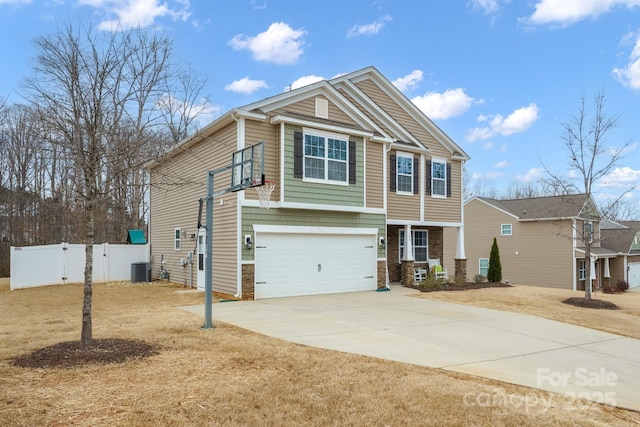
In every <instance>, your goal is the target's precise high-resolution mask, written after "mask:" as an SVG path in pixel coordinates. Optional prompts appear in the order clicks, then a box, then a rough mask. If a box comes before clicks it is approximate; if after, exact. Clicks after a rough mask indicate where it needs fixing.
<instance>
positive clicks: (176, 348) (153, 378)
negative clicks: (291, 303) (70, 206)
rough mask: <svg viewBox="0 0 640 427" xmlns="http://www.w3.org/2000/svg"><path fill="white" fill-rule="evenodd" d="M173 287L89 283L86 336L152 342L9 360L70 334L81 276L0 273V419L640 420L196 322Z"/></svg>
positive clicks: (77, 314) (74, 422)
mask: <svg viewBox="0 0 640 427" xmlns="http://www.w3.org/2000/svg"><path fill="white" fill-rule="evenodd" d="M178 290H179V288H176V287H174V286H171V285H168V284H166V283H164V284H163V283H154V284H135V285H131V284H128V283H118V284H106V285H105V284H103V285H95V287H94V310H93V321H94V337H95V338H111V337H116V338H123V339H137V340H143V341H145V342H147V343H150V344H153V345H155V346H159V347H160V348H161V350H160V354H159V355H157V356H152V357H150V358H147V359H142V360H129V361H127V362H125V363H122V364H118V365H93V366H86V367H82V368H74V369H25V368H16V367H14V366H12V365H11V364H10V363H9V359H10V358H12V357H16V356H18V355H21V354H24V353H27V352H31V351H33V350H35V349H38V348H41V347H44V346H47V345H51V344H55V343H58V342H62V341H69V340H76V339H78V338H79V336H80V320H81V304H82V286H80V285H66V286H51V287H44V288H34V289H26V290H19V291H9V290H8V283H6V281H5V283H4V284H2V283H1V282H0V425H2V426H98V425H109V426H131V425H132V426H141V425H154V424H155V425H163V426H164V425H175V426H186V425H188V426H198V425H203V426H204V425H206V426H218V425H239V426H240V425H241V426H294V425H295V426H298V425H318V426H329V425H330V426H343V425H357V426H365V425H367V426H368V425H371V426H386V425H388V426H402V425H407V426H415V425H438V426H447V425H449V426H477V425H492V426H513V425H518V426H540V425H580V426H626V425H638V424H640V414H639V413H637V412H632V411H625V410H622V409H616V408H610V407H606V406H601V405H598V404H592V403H590V402H582V403H580V404H577V403H576V402H573V401H572V400H568V399H566V398H564V397H563V396H561V395H558V394H553V393H548V392H543V391H539V390H535V389H530V388H526V387H520V386H514V385H510V384H506V383H501V382H498V381H494V380H488V379H484V378H479V377H473V376H468V375H462V374H456V373H451V372H447V371H440V370H437V369H430V368H425V367H419V366H412V365H405V364H402V363H396V362H391V361H385V360H378V359H373V358H369V357H364V356H358V355H352V354H344V353H339V352H333V351H327V350H321V349H315V348H310V347H305V346H301V345H296V344H292V343H288V342H284V341H280V340H277V339H273V338H269V337H265V336H262V335H258V334H255V333H252V332H248V331H246V330H243V329H239V328H236V327H233V326H231V325H227V324H224V323H221V322H217V323H216V329H215V330H213V331H211V330H209V331H203V330H201V329H200V326H201V324H202V321H203V319H202V318H201V317H200V316H197V315H194V314H191V313H188V312H186V311H183V310H181V309H179V308H178V307H179V306H182V305H189V304H198V303H202V302H203V299H204V297H203V295H202V294H201V293H195V294H194V293H181V292H177V291H178ZM499 291H500V292H505V290H499ZM473 292H477V291H473ZM483 292H484V291H483ZM447 294H453V293H451V292H448V293H447ZM478 295H480V294H478ZM429 297H431V298H434V297H438V296H437V295H430V296H429ZM447 297H449V298H451V297H452V295H447ZM459 297H460V296H458V298H459ZM636 301H637V300H636ZM537 304H538V305H539V304H540V301H538V302H537ZM524 305H526V304H524ZM621 305H622V304H621ZM214 322H215V307H214Z"/></svg>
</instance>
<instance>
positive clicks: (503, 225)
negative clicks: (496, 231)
mask: <svg viewBox="0 0 640 427" xmlns="http://www.w3.org/2000/svg"><path fill="white" fill-rule="evenodd" d="M507 225H508V226H509V233H505V232H504V231H505V230H504V227H505V226H507ZM500 235H501V236H512V235H513V224H500Z"/></svg>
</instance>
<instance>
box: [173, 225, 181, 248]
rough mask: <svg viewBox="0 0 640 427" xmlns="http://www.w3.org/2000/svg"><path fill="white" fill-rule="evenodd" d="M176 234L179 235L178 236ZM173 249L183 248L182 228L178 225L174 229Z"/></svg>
mask: <svg viewBox="0 0 640 427" xmlns="http://www.w3.org/2000/svg"><path fill="white" fill-rule="evenodd" d="M176 231H177V232H178V233H176ZM176 234H177V236H178V237H176ZM173 250H174V251H176V252H178V251H181V250H182V229H180V228H177V227H176V228H174V229H173Z"/></svg>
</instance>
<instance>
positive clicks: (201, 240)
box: [196, 228, 207, 290]
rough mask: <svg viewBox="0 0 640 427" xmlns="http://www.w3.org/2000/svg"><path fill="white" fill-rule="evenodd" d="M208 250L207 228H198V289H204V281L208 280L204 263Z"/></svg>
mask: <svg viewBox="0 0 640 427" xmlns="http://www.w3.org/2000/svg"><path fill="white" fill-rule="evenodd" d="M206 250H207V230H205V229H204V228H202V229H200V230H198V254H197V255H198V256H197V260H196V264H197V266H198V276H197V281H198V289H201V290H204V282H205V280H206V276H205V274H204V263H205V259H206V256H207V255H206Z"/></svg>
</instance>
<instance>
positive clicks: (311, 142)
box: [304, 135, 324, 158]
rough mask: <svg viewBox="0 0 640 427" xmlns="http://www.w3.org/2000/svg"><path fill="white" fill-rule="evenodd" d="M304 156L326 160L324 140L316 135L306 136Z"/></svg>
mask: <svg viewBox="0 0 640 427" xmlns="http://www.w3.org/2000/svg"><path fill="white" fill-rule="evenodd" d="M304 155H305V156H313V157H322V158H324V138H323V137H321V136H316V135H305V139H304Z"/></svg>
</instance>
